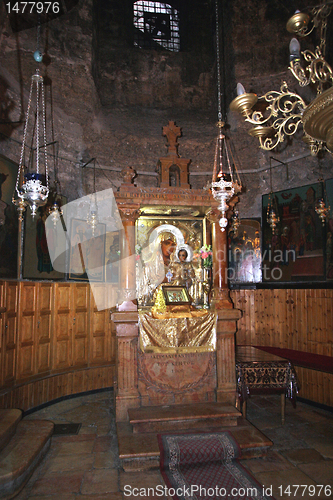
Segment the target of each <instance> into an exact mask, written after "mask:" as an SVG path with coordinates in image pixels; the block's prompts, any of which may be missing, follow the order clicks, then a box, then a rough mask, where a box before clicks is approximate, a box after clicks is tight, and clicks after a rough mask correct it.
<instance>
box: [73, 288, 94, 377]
mask: <svg viewBox="0 0 333 500" xmlns="http://www.w3.org/2000/svg"><path fill="white" fill-rule="evenodd" d="M72 297H73V301H74V302H73V314H74V316H73V319H72V321H73V366H75V367H80V368H81V367H84V366H88V357H89V334H90V332H89V304H90V300H89V298H90V285H89V283H82V284H81V283H75V284H74V285H73V294H72Z"/></svg>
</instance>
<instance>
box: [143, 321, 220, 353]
mask: <svg viewBox="0 0 333 500" xmlns="http://www.w3.org/2000/svg"><path fill="white" fill-rule="evenodd" d="M216 319H217V318H216V314H215V312H208V313H207V314H205V315H203V316H199V317H181V318H177V317H176V318H175V317H173V318H165V319H156V318H154V317H153V316H152V314H150V313H143V312H141V313H139V325H140V348H141V350H142V351H144V352H184V353H186V352H200V351H215V348H216Z"/></svg>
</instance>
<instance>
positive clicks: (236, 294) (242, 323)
mask: <svg viewBox="0 0 333 500" xmlns="http://www.w3.org/2000/svg"><path fill="white" fill-rule="evenodd" d="M244 295H245V290H233V291H232V292H231V299H232V301H233V303H234V306H235V308H236V309H240V310H241V311H242V312H243V314H242V317H241V318H240V319H239V320H238V321H237V332H236V343H237V344H238V345H242V344H246V315H245V312H244V311H245V307H244V304H245V300H246V299H245V298H244Z"/></svg>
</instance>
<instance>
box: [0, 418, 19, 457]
mask: <svg viewBox="0 0 333 500" xmlns="http://www.w3.org/2000/svg"><path fill="white" fill-rule="evenodd" d="M21 419H22V411H21V410H19V409H16V408H13V409H9V410H0V451H1V450H3V449H4V448H5V447H6V446H7V444H8V443H9V441H10V440H11V438H12V437H13V436H14V434H15V432H16V427H17V425H18V423H19V421H20V420H21Z"/></svg>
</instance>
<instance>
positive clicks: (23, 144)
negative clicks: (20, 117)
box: [15, 79, 34, 195]
mask: <svg viewBox="0 0 333 500" xmlns="http://www.w3.org/2000/svg"><path fill="white" fill-rule="evenodd" d="M33 84H34V82H33V80H32V79H31V85H30V93H29V99H28V107H27V121H26V122H25V127H24V132H23V142H22V149H21V156H20V162H19V168H18V171H17V179H16V185H15V188H16V191H17V194H18V195H19V194H20V192H19V189H18V186H19V182H20V174H21V170H22V169H23V155H24V148H25V142H26V139H27V130H28V122H29V115H30V106H31V99H32V89H33Z"/></svg>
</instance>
